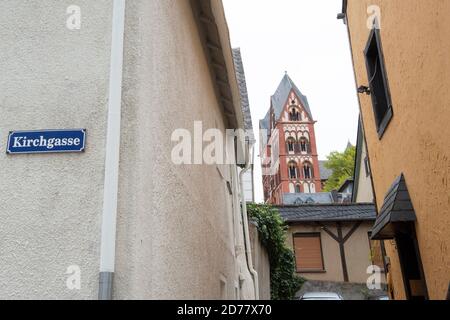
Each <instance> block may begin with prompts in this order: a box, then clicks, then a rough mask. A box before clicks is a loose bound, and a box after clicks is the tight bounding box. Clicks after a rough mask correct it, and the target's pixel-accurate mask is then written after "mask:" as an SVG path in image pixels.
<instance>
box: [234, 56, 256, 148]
mask: <svg viewBox="0 0 450 320" xmlns="http://www.w3.org/2000/svg"><path fill="white" fill-rule="evenodd" d="M233 59H234V68H235V72H236V79H237V82H238V85H239V91H240V95H241V108H242V113H243V115H244V126H245V130H247V131H251V132H252V134H251V138H252V139H253V141H254V140H255V136H254V134H253V123H252V114H251V111H250V102H249V99H248V91H247V81H246V80H245V71H244V65H243V63H242V55H241V49H240V48H236V49H233Z"/></svg>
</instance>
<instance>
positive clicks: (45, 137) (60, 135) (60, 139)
mask: <svg viewBox="0 0 450 320" xmlns="http://www.w3.org/2000/svg"><path fill="white" fill-rule="evenodd" d="M85 144H86V130H84V129H74V130H40V131H12V132H10V133H9V137H8V145H7V148H6V152H7V153H8V154H24V153H64V152H66V153H67V152H83V151H84V148H85Z"/></svg>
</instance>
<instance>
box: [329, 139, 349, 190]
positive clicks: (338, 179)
mask: <svg viewBox="0 0 450 320" xmlns="http://www.w3.org/2000/svg"><path fill="white" fill-rule="evenodd" d="M355 157H356V148H355V147H353V146H352V147H348V148H347V150H345V152H332V153H331V154H330V155H329V156H328V157H327V162H326V163H325V167H326V168H328V169H330V170H332V171H333V174H332V175H331V177H330V178H329V179H328V181H327V183H326V184H325V188H324V191H326V192H330V191H333V190H337V189H339V187H340V186H342V184H343V183H344V182H345V180H347V179H350V178H353V175H354V173H355Z"/></svg>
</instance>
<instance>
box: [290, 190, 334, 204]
mask: <svg viewBox="0 0 450 320" xmlns="http://www.w3.org/2000/svg"><path fill="white" fill-rule="evenodd" d="M333 202H334V200H333V195H332V194H331V192H319V193H285V194H283V204H284V205H300V204H304V203H308V204H313V203H321V204H327V203H328V204H330V203H333Z"/></svg>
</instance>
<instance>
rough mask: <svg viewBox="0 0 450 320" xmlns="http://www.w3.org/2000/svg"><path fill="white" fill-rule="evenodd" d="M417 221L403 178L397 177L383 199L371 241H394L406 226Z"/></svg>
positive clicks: (402, 176)
mask: <svg viewBox="0 0 450 320" xmlns="http://www.w3.org/2000/svg"><path fill="white" fill-rule="evenodd" d="M416 221H417V218H416V213H415V212H414V207H413V204H412V202H411V198H410V196H409V192H408V188H407V186H406V181H405V176H404V175H403V174H402V175H401V176H400V177H398V178H397V179H396V180H395V182H394V184H393V185H392V187H391V188H390V189H389V192H388V193H387V195H386V198H385V199H384V204H383V207H382V208H381V211H380V214H379V215H378V217H377V220H376V221H375V225H374V227H373V229H372V239H373V240H387V239H394V238H395V236H396V234H398V233H399V232H402V230H409V229H408V228H407V226H408V225H409V224H410V223H414V222H416Z"/></svg>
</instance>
